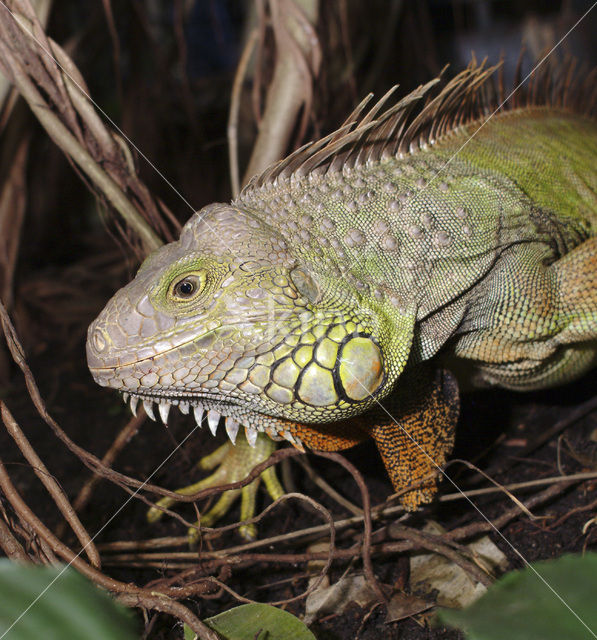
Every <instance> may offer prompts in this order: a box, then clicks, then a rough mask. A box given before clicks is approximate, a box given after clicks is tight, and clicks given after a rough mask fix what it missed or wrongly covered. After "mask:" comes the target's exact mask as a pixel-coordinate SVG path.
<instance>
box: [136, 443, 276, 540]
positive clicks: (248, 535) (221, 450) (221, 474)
mask: <svg viewBox="0 0 597 640" xmlns="http://www.w3.org/2000/svg"><path fill="white" fill-rule="evenodd" d="M275 449H276V444H275V443H274V442H273V441H272V440H271V439H270V438H269V437H268V436H266V435H265V434H262V433H260V434H259V437H258V438H257V442H256V444H255V446H254V447H253V446H251V445H250V444H249V442H247V439H246V437H245V435H244V433H242V431H240V432H239V434H238V438H237V441H236V445H232V444H231V443H226V444H224V445H222V446H221V447H218V449H216V450H215V451H214V452H213V453H211V454H209V455H207V456H205V457H203V458H202V459H201V460H200V461H199V464H198V465H197V466H198V467H199V468H200V469H203V470H211V469H216V470H215V471H214V472H213V473H212V474H211V475H209V476H208V477H207V478H204V479H203V480H200V481H199V482H196V483H194V484H191V485H189V486H186V487H182V488H181V489H177V490H176V493H178V494H180V495H191V494H193V493H196V492H197V491H201V490H202V489H206V488H208V487H217V486H219V485H223V484H229V483H231V482H238V481H239V480H243V479H244V478H246V477H247V475H248V474H249V472H250V471H251V469H253V467H255V466H256V465H258V464H259V463H260V462H263V461H264V460H267V458H269V456H270V455H271V454H272V453H273V452H274V451H275ZM262 479H263V481H264V483H265V487H266V489H267V492H268V493H269V495H270V496H271V498H272V500H276V499H278V498H279V497H280V496H282V495H283V494H284V490H283V489H282V485H281V484H280V482H279V480H278V478H277V476H276V472H275V469H274V468H273V467H269V468H268V469H266V470H265V471H264V472H263V473H262V474H261V475H260V476H259V478H257V479H256V480H254V481H253V482H251V483H250V484H248V485H247V486H245V487H243V488H242V489H234V490H231V491H226V492H224V493H223V494H222V495H221V496H220V499H219V500H218V501H217V502H216V504H215V505H214V506H213V507H212V508H211V509H210V510H209V511H208V512H207V513H205V514H203V515H202V516H201V520H200V522H197V524H196V525H195V526H193V527H191V528H189V531H188V536H189V542H190V544H195V543H196V542H197V540H198V538H199V535H200V532H199V525H200V524H201V525H202V526H204V527H209V526H211V525H212V524H213V523H215V522H216V521H217V520H219V519H220V518H221V517H222V516H224V515H225V514H226V513H227V512H228V511H229V510H230V507H231V506H232V504H233V503H234V502H235V500H236V499H237V498H238V497H239V496H240V497H241V508H240V519H241V520H248V519H250V518H252V517H253V516H254V515H255V501H256V497H257V489H258V488H259V483H260V482H261V480H262ZM175 503H176V499H175V498H161V499H160V500H158V501H157V502H156V506H155V507H151V509H149V510H148V512H147V520H148V521H149V522H150V523H153V522H157V521H158V520H159V519H160V518H161V517H162V516H163V515H164V512H163V511H162V509H163V508H168V507H170V506H172V505H173V504H175ZM160 507H161V508H162V509H160ZM239 533H240V534H241V536H242V537H243V538H245V539H247V540H254V539H255V538H256V537H257V528H256V527H255V525H254V524H248V525H241V526H240V527H239Z"/></svg>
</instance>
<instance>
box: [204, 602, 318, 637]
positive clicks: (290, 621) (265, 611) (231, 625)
mask: <svg viewBox="0 0 597 640" xmlns="http://www.w3.org/2000/svg"><path fill="white" fill-rule="evenodd" d="M205 624H207V625H208V626H209V627H211V628H212V629H213V630H214V631H217V632H218V633H219V634H220V635H221V636H222V637H223V638H225V640H288V638H292V640H316V638H315V636H314V635H313V634H312V633H311V632H310V631H309V629H307V627H306V625H305V624H303V623H302V622H301V621H300V620H299V619H298V618H297V617H295V616H293V615H292V614H291V613H288V611H283V610H282V609H278V608H276V607H272V606H270V605H269V604H243V605H241V606H240V607H235V608H234V609H230V610H229V611H224V613H220V614H219V615H217V616H214V617H213V618H208V619H207V620H205Z"/></svg>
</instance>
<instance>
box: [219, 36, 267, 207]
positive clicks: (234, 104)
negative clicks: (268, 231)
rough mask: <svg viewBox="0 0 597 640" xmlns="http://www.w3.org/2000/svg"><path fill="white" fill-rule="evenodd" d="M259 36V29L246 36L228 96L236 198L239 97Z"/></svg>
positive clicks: (238, 185)
mask: <svg viewBox="0 0 597 640" xmlns="http://www.w3.org/2000/svg"><path fill="white" fill-rule="evenodd" d="M258 38H259V30H258V29H257V28H255V29H253V30H252V31H251V33H250V34H249V37H248V38H247V42H246V44H245V47H244V49H243V52H242V55H241V57H240V60H239V61H238V66H237V68H236V73H235V74H234V82H233V83H232V94H231V98H230V113H229V115H228V129H227V137H228V159H229V163H230V184H231V187H232V197H233V198H236V196H238V194H239V191H240V171H239V167H238V114H239V111H240V98H241V94H242V87H243V82H244V80H245V77H246V74H247V69H248V67H249V62H250V60H251V56H252V55H253V53H254V51H255V47H256V45H257V40H258Z"/></svg>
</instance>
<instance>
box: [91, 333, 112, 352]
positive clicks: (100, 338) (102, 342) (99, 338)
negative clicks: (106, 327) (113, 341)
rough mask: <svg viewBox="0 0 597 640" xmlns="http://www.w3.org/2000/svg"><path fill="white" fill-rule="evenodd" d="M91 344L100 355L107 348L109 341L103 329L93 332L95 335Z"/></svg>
mask: <svg viewBox="0 0 597 640" xmlns="http://www.w3.org/2000/svg"><path fill="white" fill-rule="evenodd" d="M91 344H92V345H93V348H94V349H95V350H96V351H97V352H98V353H101V352H102V351H103V350H104V349H105V348H106V346H107V344H108V341H107V340H106V335H105V333H104V331H103V329H99V328H98V329H96V330H95V331H94V332H93V335H92V336H91Z"/></svg>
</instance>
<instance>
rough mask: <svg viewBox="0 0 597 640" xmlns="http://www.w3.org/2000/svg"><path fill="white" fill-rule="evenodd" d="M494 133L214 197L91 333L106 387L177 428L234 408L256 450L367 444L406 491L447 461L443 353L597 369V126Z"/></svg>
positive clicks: (450, 416) (353, 153)
mask: <svg viewBox="0 0 597 640" xmlns="http://www.w3.org/2000/svg"><path fill="white" fill-rule="evenodd" d="M468 73H469V76H467V77H464V78H463V79H462V80H461V82H466V81H469V80H471V78H473V79H474V78H475V77H476V78H478V77H479V73H480V72H479V70H478V68H475V67H471V68H470V69H469V71H468ZM475 74H477V75H476V76H475ZM451 90H452V91H454V90H455V89H454V88H452V89H451ZM427 91H428V89H427V88H423V89H422V90H421V95H425V93H426V92H427ZM442 95H444V94H442ZM413 96H414V94H413ZM413 96H409V97H407V98H406V99H405V101H408V100H409V99H414V98H413ZM380 120H383V118H380ZM382 124H383V122H382ZM382 124H380V125H379V127H382ZM479 124H480V121H474V122H469V123H468V124H466V125H459V126H457V127H455V128H452V129H448V130H445V129H444V130H442V131H441V135H439V136H438V138H437V139H434V140H432V139H431V136H430V135H428V136H427V137H422V138H421V139H420V140H419V141H415V142H417V144H414V149H413V148H412V146H413V145H412V144H410V142H412V141H409V140H407V141H406V144H407V145H408V144H410V146H411V149H410V150H408V148H406V149H405V147H404V145H403V146H402V147H400V146H399V145H393V146H392V145H390V144H389V143H384V144H383V145H382V148H381V149H380V148H379V144H377V147H374V146H373V144H372V146H371V149H372V150H371V152H370V153H367V143H368V139H367V138H366V134H362V135H360V137H359V136H357V142H359V143H361V147H358V146H357V145H356V144H355V146H354V147H350V146H346V145H345V146H344V147H338V150H337V151H335V155H334V154H331V157H330V158H328V159H326V160H325V162H321V163H320V164H319V168H317V167H318V164H317V163H316V162H314V158H316V153H317V148H314V149H313V150H311V151H309V150H307V151H304V152H302V155H301V154H300V153H299V155H298V156H297V158H298V159H297V160H292V161H290V160H289V161H288V162H287V163H286V165H284V166H286V167H287V168H286V169H284V166H283V165H280V166H279V168H277V169H273V170H271V171H269V172H266V173H265V174H264V175H263V176H261V177H260V178H258V179H256V180H254V181H253V182H252V183H251V184H250V185H249V186H248V187H247V188H246V189H245V190H244V191H243V192H242V193H241V195H240V196H239V198H238V199H237V200H236V201H234V202H233V203H232V204H230V205H227V204H214V205H210V206H208V207H205V208H204V209H203V210H201V211H200V212H199V213H197V214H195V215H194V216H193V217H192V218H191V219H190V220H189V222H188V223H187V224H186V225H185V227H184V229H183V230H182V233H181V236H180V239H179V240H178V241H177V242H173V243H171V244H169V245H167V246H165V247H163V248H161V249H159V250H158V251H156V252H155V253H154V254H152V255H151V256H150V257H149V258H148V259H147V260H146V261H145V262H144V264H143V265H142V267H141V269H140V270H139V273H138V275H137V276H136V278H135V279H134V280H133V281H132V282H131V283H130V284H129V285H127V286H126V287H124V288H123V289H122V290H120V291H119V292H117V293H116V295H115V296H114V297H113V298H112V300H111V301H110V302H109V303H108V305H107V306H106V308H105V309H104V310H103V311H102V313H101V314H100V316H99V317H98V318H97V320H96V321H95V322H94V323H93V324H92V325H91V327H90V329H89V338H88V345H87V349H88V361H89V366H90V368H91V371H92V374H93V376H94V378H95V379H96V381H97V382H98V383H99V384H101V385H103V386H107V387H111V388H114V389H118V390H120V391H123V392H126V393H128V394H131V396H132V397H133V398H136V397H141V398H143V399H145V404H146V407H148V408H149V410H151V402H156V403H158V406H159V408H160V414H162V417H163V418H164V420H165V419H166V417H167V413H168V409H169V406H170V404H175V405H176V404H178V405H179V407H180V408H181V410H183V411H184V412H188V410H189V405H193V406H195V408H196V411H195V415H196V417H197V418H198V420H199V422H200V420H201V417H202V415H203V411H204V410H205V411H207V412H208V421H209V424H210V427H211V428H212V430H213V431H215V429H216V427H217V424H218V420H219V419H220V416H225V426H226V430H227V432H228V434H229V435H230V437H231V439H233V440H234V439H235V437H236V432H237V431H238V428H239V425H240V426H244V427H245V429H246V434H247V440H248V442H249V444H255V442H256V440H257V443H258V445H259V446H260V443H262V442H265V440H264V436H261V435H260V436H259V438H257V435H258V433H259V434H261V433H266V434H268V435H269V436H271V437H273V438H275V439H280V438H285V439H287V440H289V441H291V442H292V443H293V444H294V445H295V446H298V447H301V446H303V445H306V446H309V447H311V448H315V449H341V448H344V447H347V446H351V445H352V444H354V443H355V442H357V441H359V440H361V439H362V438H364V437H367V436H371V437H374V438H375V440H376V442H377V444H378V447H379V449H380V452H381V454H382V457H383V458H384V461H385V463H386V466H387V468H388V471H389V473H390V477H391V479H392V481H393V483H394V486H395V488H396V489H397V490H398V489H399V488H401V486H402V485H404V484H407V483H408V482H409V481H411V480H418V479H421V478H423V476H425V475H426V474H427V473H429V472H430V471H433V470H434V466H436V465H437V464H442V463H443V462H444V461H445V457H446V455H447V454H448V453H449V449H450V446H451V442H452V439H453V428H454V424H453V423H454V421H455V419H456V416H457V403H458V400H457V393H456V390H455V387H454V386H453V385H452V383H451V382H450V378H449V377H446V376H444V377H441V376H440V377H437V376H436V377H434V375H435V374H433V373H430V372H431V371H433V366H429V363H431V365H433V364H434V363H436V362H438V361H439V359H440V356H441V361H442V362H448V363H450V362H451V363H452V364H454V365H455V367H456V368H457V369H458V370H459V371H463V370H464V371H465V374H466V377H467V378H468V382H469V383H470V384H473V385H500V386H503V387H507V388H511V389H518V390H527V389H537V388H543V387H548V386H552V385H556V384H561V383H564V382H567V381H569V380H572V379H574V378H576V377H578V376H580V375H582V374H583V373H584V372H585V371H587V370H588V369H589V368H590V367H592V366H593V365H594V364H595V362H596V360H597V279H596V275H595V274H596V273H597V239H596V235H597V170H596V166H597V163H596V159H597V124H596V122H595V121H594V120H593V119H591V118H589V117H586V116H583V115H578V114H574V113H572V112H570V111H568V110H565V109H562V108H557V107H548V106H544V107H541V106H531V107H527V108H518V109H513V110H512V111H509V112H505V113H500V114H498V115H496V116H495V117H493V118H492V119H491V120H490V121H489V122H488V123H487V124H485V125H484V126H483V127H482V128H481V129H480V130H479V131H477V132H476V134H475V135H474V137H473V138H472V139H471V135H472V134H473V133H474V132H475V131H476V130H477V129H478V126H479ZM369 126H372V125H369ZM382 130H383V129H382V128H379V129H377V131H382ZM403 141H404V140H403ZM333 142H334V141H333V140H332V143H333ZM349 142H350V141H349ZM375 142H376V143H377V141H375ZM330 144H331V143H330ZM346 144H347V145H349V143H348V142H347V143H346ZM351 144H352V143H351ZM389 149H391V152H389ZM343 152H344V156H342V153H343ZM340 160H341V161H340ZM299 161H300V162H299ZM310 162H312V166H311V165H310V164H309V163H310ZM301 163H302V164H301ZM440 350H441V352H442V353H441V354H439V353H438V352H439V351H440ZM446 375H447V374H446ZM426 384H427V385H429V386H428V387H425V385H426ZM424 388H428V389H429V392H425V393H423V391H419V390H420V389H424ZM380 402H383V404H384V405H385V406H386V407H390V408H391V411H392V415H393V416H394V417H396V421H395V422H394V421H391V420H387V419H385V417H384V416H383V412H381V411H380V410H379V404H380ZM425 412H427V420H426V421H425V420H423V418H421V421H420V422H421V425H422V426H421V427H418V426H417V424H418V423H419V422H418V420H417V416H418V415H419V414H421V416H423V414H424V413H425ZM396 423H397V424H398V426H400V427H401V428H405V425H407V426H408V428H409V429H410V435H413V437H414V439H415V440H417V447H418V445H419V444H422V445H423V448H425V452H424V453H423V452H422V451H421V450H420V449H417V448H415V447H414V446H413V445H412V444H410V442H408V440H407V439H406V438H404V437H403V436H402V434H401V433H400V431H399V430H397V429H396V428H395V424H396ZM259 446H258V447H257V453H256V455H255V456H254V458H252V459H251V464H254V463H256V462H257V461H259V460H260V459H262V457H263V455H264V454H263V453H260V449H259ZM426 458H429V460H427V459H426ZM231 466H234V463H229V465H228V467H226V466H224V470H225V472H224V473H223V476H226V474H227V473H229V471H230V467H231ZM223 476H222V474H220V476H218V478H217V479H219V480H220V481H221V480H222V477H223ZM226 477H228V476H226ZM214 478H215V476H214ZM213 481H215V479H213ZM434 486H435V485H434V482H432V483H431V484H428V485H427V486H426V487H425V486H423V487H422V488H421V489H420V490H418V491H417V490H414V491H411V492H410V493H407V494H405V497H404V501H405V504H406V505H407V506H408V507H409V508H414V507H416V506H417V505H418V504H419V503H420V502H422V501H427V500H429V499H430V498H431V496H432V494H433V491H434ZM280 491H281V490H280V489H279V488H276V489H274V490H273V493H274V495H278V494H279V492H280ZM249 502H250V500H249ZM251 510H252V507H251V508H249V509H245V510H244V513H245V514H247V513H250V512H251ZM216 515H219V512H218V514H216Z"/></svg>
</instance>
